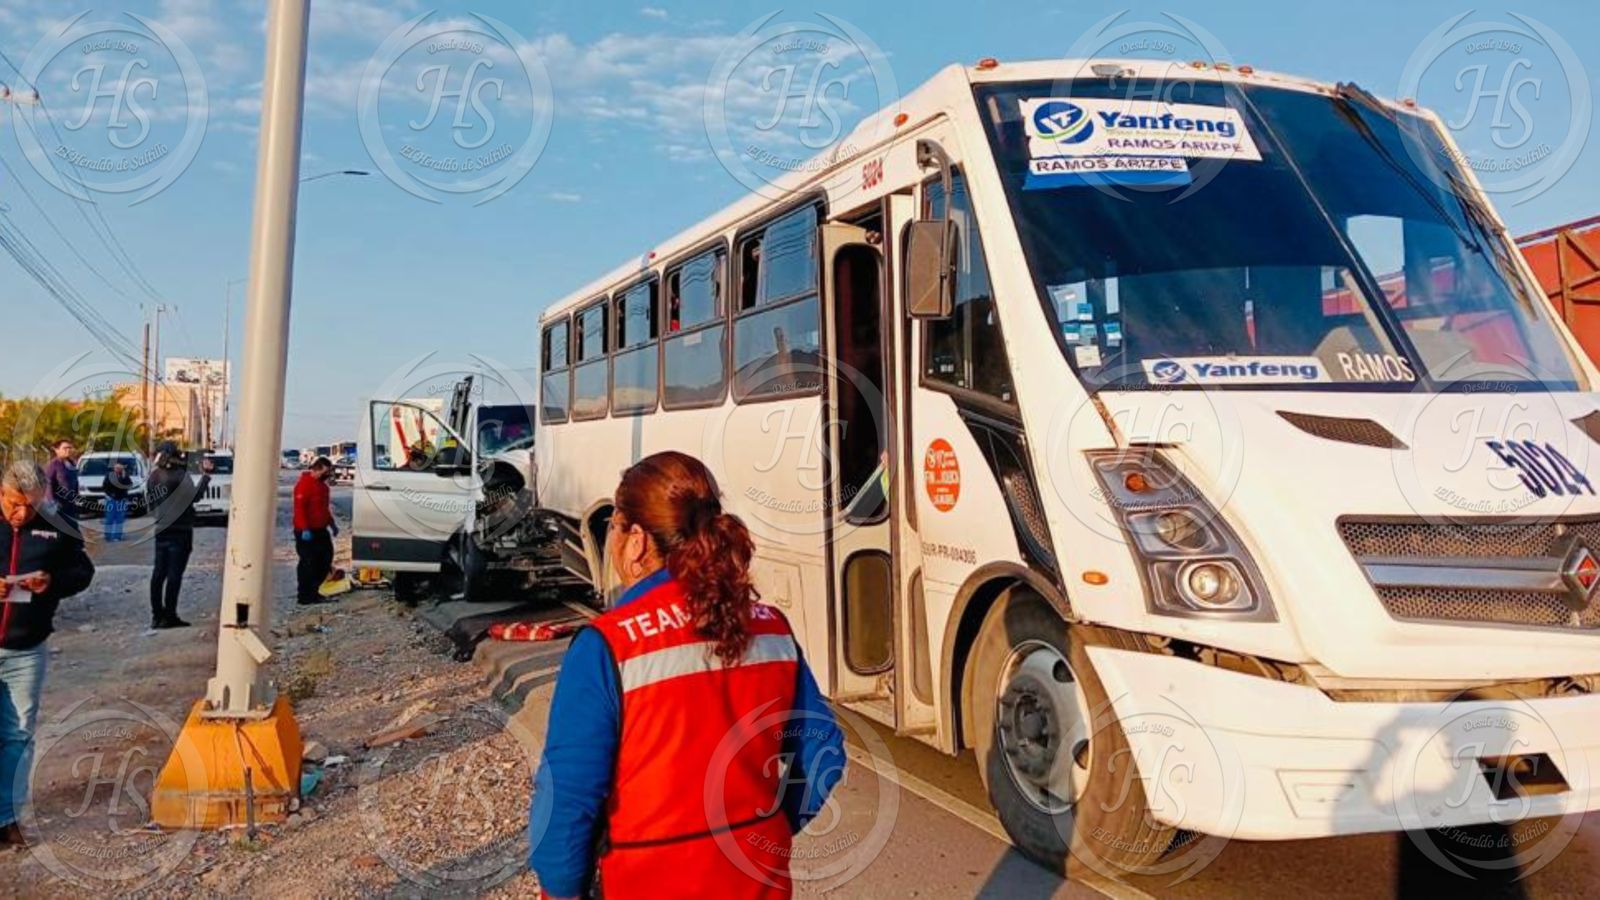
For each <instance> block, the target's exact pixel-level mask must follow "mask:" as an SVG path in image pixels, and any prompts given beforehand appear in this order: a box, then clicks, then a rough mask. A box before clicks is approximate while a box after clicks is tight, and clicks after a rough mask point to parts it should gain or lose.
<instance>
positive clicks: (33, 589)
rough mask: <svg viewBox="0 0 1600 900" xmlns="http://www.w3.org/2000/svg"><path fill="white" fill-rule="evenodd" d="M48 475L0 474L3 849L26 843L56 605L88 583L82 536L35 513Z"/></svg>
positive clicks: (17, 466)
mask: <svg viewBox="0 0 1600 900" xmlns="http://www.w3.org/2000/svg"><path fill="white" fill-rule="evenodd" d="M48 484H49V480H48V478H47V477H46V476H45V474H44V473H43V472H42V471H40V470H39V467H38V466H36V465H34V464H33V463H31V462H17V463H13V464H12V465H11V466H10V467H9V468H8V469H6V471H5V474H4V476H0V519H4V522H3V523H0V565H4V566H5V568H4V569H0V572H3V573H4V576H5V577H4V578H3V579H0V847H4V848H10V849H19V848H23V847H26V846H27V842H26V840H25V839H24V837H23V834H22V827H21V826H20V825H18V824H17V817H18V816H19V815H21V810H22V807H23V806H24V805H25V804H26V803H27V800H28V796H27V789H28V767H29V764H30V760H31V757H32V754H33V734H34V730H35V728H36V726H37V724H38V720H39V697H40V695H41V693H42V692H43V690H44V670H45V662H46V660H48V659H49V657H50V653H49V651H48V650H47V649H46V648H45V646H44V642H45V639H46V638H48V637H49V636H50V631H51V628H52V626H53V623H54V619H55V614H56V607H57V606H58V605H60V603H61V601H62V600H63V599H65V598H67V597H70V596H72V595H73V594H76V593H78V592H79V591H82V590H83V589H84V588H87V587H88V586H89V582H90V581H92V580H93V579H94V564H93V563H92V562H90V561H89V556H88V554H86V553H84V551H83V542H82V541H80V540H78V539H77V538H76V537H75V536H73V535H71V534H67V533H65V532H63V531H62V530H61V526H59V525H57V524H56V523H54V522H52V521H50V520H49V519H47V518H46V517H44V516H41V515H39V514H38V510H39V508H40V507H41V506H42V505H43V504H44V503H45V496H46V494H47V493H48V490H49V488H48Z"/></svg>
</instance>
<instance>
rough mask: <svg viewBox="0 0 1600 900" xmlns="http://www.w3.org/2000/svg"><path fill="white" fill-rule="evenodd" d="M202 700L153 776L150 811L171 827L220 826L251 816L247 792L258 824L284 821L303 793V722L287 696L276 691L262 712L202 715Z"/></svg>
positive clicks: (242, 823)
mask: <svg viewBox="0 0 1600 900" xmlns="http://www.w3.org/2000/svg"><path fill="white" fill-rule="evenodd" d="M204 706H205V703H204V701H199V702H196V703H195V705H194V708H192V709H191V710H189V719H188V721H186V722H184V723H183V730H182V731H181V732H179V734H178V740H177V742H176V743H174V744H173V747H172V755H171V756H169V757H168V758H167V764H166V765H165V766H163V767H162V769H161V774H160V776H158V777H157V778H156V784H155V790H154V791H152V792H151V795H150V813H151V818H152V819H154V821H155V823H156V824H157V825H160V826H161V827H162V828H169V829H185V828H202V829H217V828H225V827H227V826H229V825H244V824H246V823H247V822H248V812H247V809H246V807H247V799H246V798H247V791H246V785H245V770H246V769H247V768H248V769H249V773H250V778H249V790H248V796H249V797H250V798H252V799H253V802H254V806H255V820H256V822H257V823H263V822H282V821H283V820H284V819H286V818H288V816H289V806H290V803H291V801H292V800H294V799H295V798H297V797H299V796H300V754H301V752H302V750H303V748H302V746H301V744H300V726H299V724H298V723H297V722H295V719H294V711H293V710H292V709H290V708H289V701H288V700H286V699H284V698H283V697H279V698H278V700H277V702H276V703H274V704H273V706H272V710H271V711H270V712H269V713H267V715H266V716H265V717H264V718H260V719H211V718H201V716H200V712H201V710H202V709H203V708H204Z"/></svg>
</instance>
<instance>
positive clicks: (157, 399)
mask: <svg viewBox="0 0 1600 900" xmlns="http://www.w3.org/2000/svg"><path fill="white" fill-rule="evenodd" d="M166 311H167V305H166V304H165V303H158V304H156V307H155V316H154V317H153V318H154V319H155V323H156V326H155V337H154V338H152V339H151V344H150V406H151V408H152V409H153V411H154V414H155V415H156V416H159V415H160V414H161V314H162V313H164V312H166ZM155 425H156V423H155V421H154V420H151V422H150V427H151V429H152V431H153V430H154V429H155ZM150 452H151V453H155V438H154V437H152V438H151V441H150Z"/></svg>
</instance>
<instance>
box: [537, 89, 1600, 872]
mask: <svg viewBox="0 0 1600 900" xmlns="http://www.w3.org/2000/svg"><path fill="white" fill-rule="evenodd" d="M1151 98H1157V99H1151ZM839 146H840V148H842V149H840V150H839V151H838V152H837V153H836V154H835V155H833V156H831V157H829V158H825V159H820V160H816V161H814V162H815V165H813V166H808V167H805V168H804V170H803V171H800V172H797V173H796V174H794V175H793V176H791V177H790V178H789V180H787V181H785V182H783V183H782V184H780V185H779V187H781V188H782V195H783V196H782V199H769V198H767V197H763V196H751V197H748V198H746V199H745V200H744V201H743V202H740V203H737V204H735V205H733V206H731V207H729V208H728V209H726V210H724V211H722V212H720V213H718V214H716V215H714V216H712V217H710V218H708V219H706V220H705V221H703V222H701V223H699V224H698V225H695V226H694V227H692V228H690V229H689V230H687V231H685V232H683V233H682V234H679V235H677V236H676V237H673V238H671V239H670V240H667V241H664V242H663V243H661V244H660V245H658V246H655V247H653V248H649V249H648V250H647V251H645V252H643V253H641V254H640V255H639V256H638V257H636V258H635V259H633V260H632V261H630V262H628V263H626V264H625V265H623V266H621V267H619V268H617V269H616V270H614V271H612V272H610V273H609V274H607V275H604V276H603V277H600V278H598V279H597V280H595V281H593V282H591V283H590V284H588V285H587V286H585V287H584V288H583V289H581V290H578V291H576V292H574V293H572V294H571V295H570V296H568V297H566V298H565V299H562V300H560V301H559V302H556V303H554V304H553V305H552V306H551V307H550V308H549V309H548V310H547V311H546V312H545V313H544V314H543V315H542V317H541V320H540V333H541V366H540V371H541V375H540V393H541V400H540V403H541V408H540V421H539V429H540V435H541V438H540V443H539V447H538V454H537V456H538V468H537V480H538V485H537V488H538V498H537V499H538V503H539V505H540V507H541V508H542V509H543V510H546V511H548V512H549V513H551V514H553V515H554V516H556V517H557V518H559V520H560V521H561V523H563V524H562V527H563V528H564V530H565V536H566V542H567V547H566V554H565V558H566V560H567V564H568V565H569V566H570V567H571V569H572V570H573V571H574V572H576V573H578V574H579V575H581V576H584V577H585V578H587V579H589V580H590V581H591V583H593V584H595V586H596V588H597V591H598V596H599V597H600V598H601V600H600V602H602V603H603V602H605V600H604V598H605V597H606V596H607V592H606V590H605V589H604V583H605V580H606V579H605V574H604V573H605V572H606V571H607V568H608V567H607V566H606V565H605V563H604V561H603V560H602V559H601V556H602V554H603V545H604V534H605V523H606V518H607V516H608V515H609V513H610V503H611V495H612V491H613V490H614V488H615V486H616V484H617V481H618V476H619V474H620V473H621V472H622V470H623V469H624V468H626V467H627V466H628V465H629V464H631V463H632V462H634V461H635V460H637V459H639V458H641V457H643V456H645V455H647V454H650V453H653V452H656V451H660V450H665V449H676V450H681V451H685V452H688V453H692V454H694V455H696V456H698V457H700V458H701V459H703V460H705V461H706V462H707V463H708V464H709V465H710V466H711V467H712V469H713V471H714V472H715V474H716V476H717V478H718V480H719V482H720V485H721V488H722V491H723V494H724V504H725V506H726V507H727V508H728V509H729V510H730V511H731V512H734V513H736V514H738V515H740V516H741V517H743V518H744V520H745V521H746V522H747V524H749V525H750V527H751V529H752V531H753V532H754V533H755V536H756V539H757V543H758V549H757V561H756V576H757V582H758V586H759V588H760V590H761V592H762V595H763V598H764V600H765V602H767V603H769V604H772V605H774V606H776V607H778V608H780V609H781V610H782V611H783V612H784V614H785V615H786V616H787V617H788V618H789V620H790V622H791V623H792V624H793V626H794V628H795V631H796V633H797V634H798V636H799V639H800V641H801V643H802V645H803V646H804V648H805V653H806V655H807V658H808V660H809V662H810V664H811V666H812V667H813V668H814V669H815V670H816V673H817V676H818V679H819V681H820V683H821V684H822V685H823V687H824V689H825V690H826V691H827V692H828V693H829V695H830V696H831V697H832V699H833V700H834V701H835V702H836V704H838V705H839V706H840V707H841V708H843V709H847V710H851V711H854V712H856V713H859V714H861V715H863V716H866V717H869V718H871V719H872V720H875V721H876V722H879V723H881V724H882V725H884V726H886V727H889V728H892V729H894V730H895V731H896V732H898V733H900V734H903V735H909V736H912V737H914V738H916V739H918V740H921V741H924V742H926V743H928V744H930V745H932V746H934V747H937V748H939V749H940V750H943V751H945V752H947V753H959V752H961V751H962V750H965V749H971V750H973V751H974V752H975V754H976V758H977V762H978V766H979V768H980V770H981V773H982V776H983V778H984V781H985V783H986V785H987V789H988V792H989V796H990V799H991V801H992V803H993V804H994V807H995V809H996V811H997V813H998V815H999V818H1000V819H1001V821H1002V822H1003V824H1004V825H1005V828H1006V829H1007V831H1008V832H1009V833H1010V835H1011V836H1012V838H1013V840H1014V841H1015V843H1016V844H1017V845H1018V846H1019V847H1020V848H1021V849H1022V850H1023V851H1025V852H1026V853H1028V854H1029V855H1030V856H1032V857H1033V858H1035V859H1037V860H1040V861H1042V862H1044V863H1046V864H1048V865H1052V866H1054V867H1056V868H1057V869H1060V868H1062V867H1063V866H1064V865H1065V862H1066V859H1067V857H1068V854H1069V852H1070V853H1071V855H1072V856H1074V857H1081V856H1087V857H1090V861H1097V862H1102V863H1108V864H1111V865H1113V866H1117V867H1122V868H1127V867H1137V866H1142V865H1147V864H1150V863H1151V862H1152V861H1153V860H1156V859H1158V858H1159V857H1161V856H1162V854H1163V853H1167V852H1168V851H1169V845H1170V844H1171V843H1172V842H1173V840H1174V836H1175V835H1176V834H1179V833H1180V831H1181V832H1195V833H1200V834H1204V835H1217V836H1221V837H1223V838H1227V837H1240V838H1251V839H1284V838H1299V837H1317V836H1326V835H1338V834H1350V833H1357V832H1370V831H1381V830H1402V829H1404V830H1408V831H1418V830H1422V829H1429V828H1434V829H1446V828H1450V827H1454V826H1461V825H1467V824H1473V823H1484V822H1489V821H1491V820H1495V821H1503V820H1504V819H1505V818H1506V816H1507V815H1508V812H1507V811H1508V810H1513V811H1515V813H1516V816H1517V817H1524V816H1553V815H1565V814H1576V813H1578V812H1581V811H1585V810H1588V809H1592V808H1594V807H1596V806H1600V793H1597V787H1596V786H1597V782H1596V781H1595V779H1594V778H1593V776H1592V775H1591V774H1590V771H1589V768H1588V767H1589V766H1590V765H1596V764H1600V696H1596V695H1595V693H1594V692H1595V691H1596V690H1600V674H1597V673H1600V604H1597V602H1596V599H1595V596H1594V595H1595V591H1594V587H1595V582H1596V580H1597V579H1600V572H1597V571H1596V569H1597V566H1596V557H1595V555H1594V553H1595V550H1596V549H1600V500H1597V499H1596V498H1595V496H1594V495H1595V488H1594V486H1593V484H1592V482H1591V479H1593V478H1594V477H1596V476H1590V475H1588V474H1587V473H1588V472H1589V471H1591V470H1592V467H1591V462H1592V461H1593V459H1594V454H1593V453H1592V452H1591V451H1592V450H1593V448H1594V446H1595V444H1596V442H1597V441H1600V397H1596V396H1595V395H1594V394H1593V393H1591V392H1590V391H1591V388H1592V385H1594V384H1595V377H1596V372H1595V370H1594V368H1593V366H1592V364H1591V363H1590V362H1589V361H1588V360H1587V359H1585V358H1584V357H1583V356H1582V354H1580V353H1579V352H1577V350H1576V347H1575V344H1574V343H1573V340H1572V337H1571V335H1570V334H1569V333H1568V332H1567V330H1566V329H1565V327H1564V326H1563V324H1562V322H1561V318H1560V316H1558V315H1557V314H1556V313H1555V311H1554V310H1553V309H1552V308H1551V306H1550V305H1549V303H1548V301H1547V300H1546V298H1545V297H1544V296H1543V295H1542V294H1541V293H1540V292H1539V291H1538V289H1537V288H1536V286H1535V282H1534V280H1533V278H1532V276H1531V273H1530V272H1529V271H1528V270H1527V268H1526V266H1525V264H1524V263H1523V262H1522V259H1521V257H1520V255H1518V254H1517V252H1516V249H1515V247H1514V246H1513V245H1512V244H1511V243H1510V242H1509V241H1508V240H1507V237H1506V234H1505V232H1504V229H1503V226H1502V225H1501V223H1500V221H1499V219H1498V218H1496V216H1495V214H1494V213H1493V212H1492V211H1491V209H1490V207H1489V205H1488V203H1487V201H1486V199H1485V197H1484V195H1483V193H1482V191H1481V189H1480V188H1479V186H1478V185H1477V182H1476V180H1475V179H1474V178H1473V176H1472V173H1471V172H1470V171H1469V170H1467V169H1463V168H1460V167H1459V166H1458V165H1457V164H1456V160H1458V159H1461V157H1460V155H1459V153H1458V152H1457V151H1456V150H1455V148H1454V146H1453V145H1452V144H1451V143H1450V141H1449V138H1448V136H1447V135H1446V133H1445V132H1444V130H1443V128H1442V127H1441V126H1440V124H1439V122H1438V120H1437V118H1436V117H1435V116H1433V115H1432V114H1430V113H1428V112H1426V111H1423V110H1420V109H1417V108H1416V107H1415V105H1414V104H1408V103H1402V102H1388V101H1380V100H1378V99H1376V98H1374V97H1372V96H1371V95H1369V94H1367V93H1365V92H1364V91H1361V90H1360V89H1358V88H1354V87H1352V86H1337V87H1336V86H1333V85H1327V84H1321V83H1314V82H1310V81H1305V80H1300V79H1296V78H1291V77H1285V76H1278V75H1270V74H1267V73H1261V72H1255V71H1253V70H1251V69H1250V68H1249V67H1241V68H1238V69H1234V68H1231V67H1226V66H1220V67H1203V66H1198V65H1197V66H1195V67H1193V68H1190V67H1177V69H1174V68H1173V67H1171V66H1169V65H1167V64H1160V65H1157V64H1152V63H1148V62H1123V61H1090V62H1060V61H1057V62H1037V63H1034V62H1028V63H1017V64H1009V63H1008V64H996V63H993V62H990V61H986V62H985V63H982V64H980V65H979V66H977V67H975V68H961V67H951V68H948V69H946V70H944V71H942V72H941V73H939V74H938V75H937V76H936V77H934V78H933V79H932V80H930V81H929V82H928V83H927V84H925V85H923V86H921V87H920V88H919V89H917V90H916V91H914V92H912V93H910V94H909V95H907V96H906V97H905V98H904V99H903V100H901V101H900V102H899V104H898V105H896V106H895V107H893V108H890V109H886V110H884V111H882V112H880V113H878V114H876V115H875V116H873V117H871V118H869V119H867V120H866V121H864V122H863V123H862V124H861V125H860V126H859V127H857V128H856V130H855V131H854V132H853V133H852V134H851V135H850V136H849V137H848V138H846V139H845V140H843V141H842V142H841V143H840V145H839ZM1185 843H1186V846H1193V845H1194V843H1195V842H1193V841H1188V842H1185Z"/></svg>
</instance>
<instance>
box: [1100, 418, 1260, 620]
mask: <svg viewBox="0 0 1600 900" xmlns="http://www.w3.org/2000/svg"><path fill="white" fill-rule="evenodd" d="M1090 463H1091V464H1092V465H1093V466H1094V469H1095V473H1096V475H1097V476H1098V477H1099V479H1100V483H1101V485H1102V487H1104V489H1105V494H1106V499H1107V502H1108V503H1109V505H1110V506H1111V509H1112V512H1113V513H1114V514H1115V515H1116V516H1117V520H1118V521H1119V522H1120V524H1121V525H1122V530H1123V533H1124V534H1126V535H1127V536H1128V539H1129V544H1130V545H1131V546H1132V548H1133V550H1134V552H1135V554H1137V555H1138V557H1139V561H1140V563H1141V565H1140V572H1141V574H1142V575H1143V577H1144V580H1145V595H1146V597H1147V598H1148V602H1149V605H1150V610H1151V611H1152V612H1156V613H1161V614H1164V615H1174V616H1196V615H1203V616H1208V617H1215V616H1222V617H1232V618H1239V619H1246V620H1251V621H1263V622H1270V621H1275V620H1276V619H1277V616H1276V614H1275V613H1274V612H1273V609H1272V603H1271V601H1270V599H1269V598H1268V596H1267V590H1266V586H1265V584H1264V582H1263V581H1262V578H1261V575H1260V573H1259V572H1258V571H1257V569H1256V567H1255V563H1254V561H1252V560H1251V559H1250V554H1249V552H1248V551H1247V550H1246V549H1245V547H1244V543H1243V542H1242V541H1240V540H1239V536H1238V535H1237V534H1235V533H1234V531H1233V529H1232V528H1230V527H1229V526H1228V523H1227V522H1226V521H1224V520H1223V518H1222V516H1221V514H1220V513H1218V512H1217V510H1216V509H1215V508H1214V507H1212V506H1211V504H1210V502H1209V501H1207V500H1206V499H1205V497H1203V496H1201V495H1200V492H1199V491H1198V490H1196V489H1195V487H1194V486H1193V485H1192V484H1190V483H1189V481H1188V479H1186V478H1184V477H1183V476H1182V475H1181V474H1179V473H1178V471H1177V470H1176V469H1174V468H1173V467H1172V466H1171V465H1170V464H1169V463H1167V462H1166V461H1165V460H1163V459H1162V458H1161V456H1160V455H1159V454H1158V452H1157V451H1156V450H1155V449H1153V448H1141V449H1133V450H1128V451H1124V452H1111V453H1095V454H1091V456H1090Z"/></svg>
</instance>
